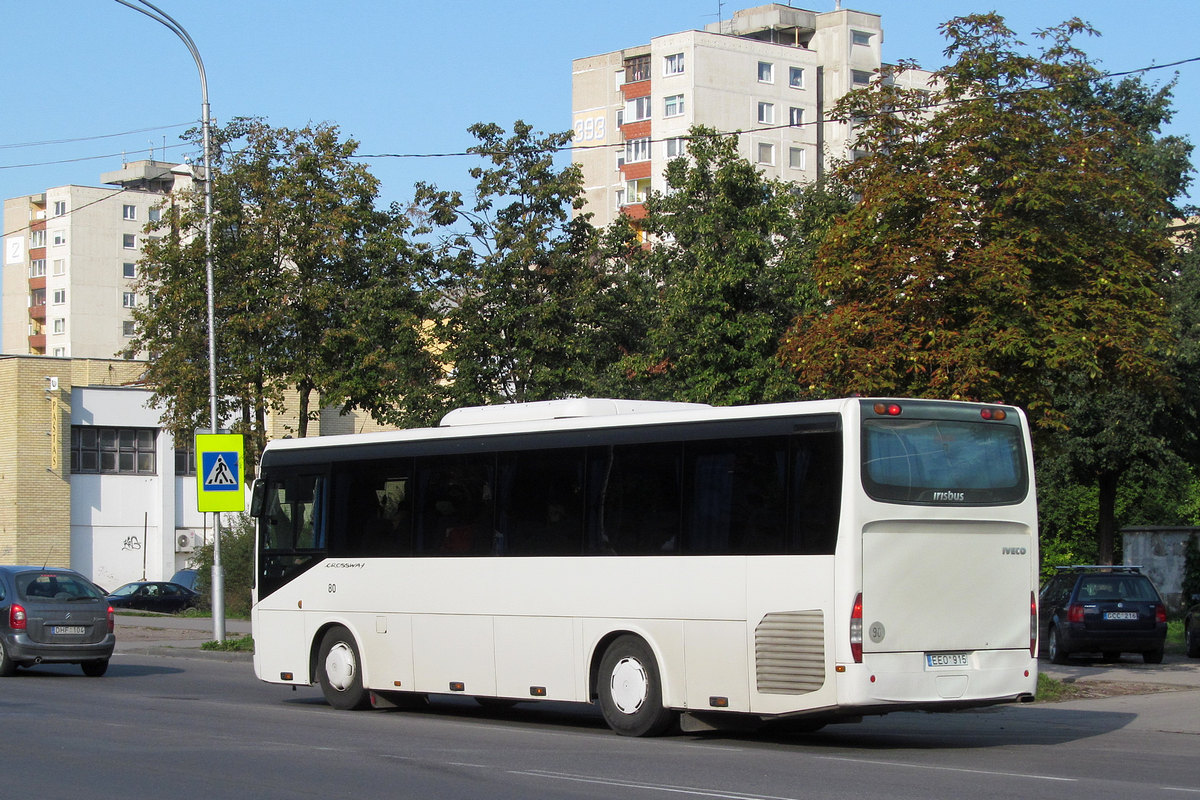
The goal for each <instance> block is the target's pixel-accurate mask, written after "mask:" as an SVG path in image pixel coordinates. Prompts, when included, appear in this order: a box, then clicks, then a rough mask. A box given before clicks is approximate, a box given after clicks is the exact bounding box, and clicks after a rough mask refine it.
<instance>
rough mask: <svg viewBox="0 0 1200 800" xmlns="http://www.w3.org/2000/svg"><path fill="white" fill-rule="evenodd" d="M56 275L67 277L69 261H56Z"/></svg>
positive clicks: (61, 259)
mask: <svg viewBox="0 0 1200 800" xmlns="http://www.w3.org/2000/svg"><path fill="white" fill-rule="evenodd" d="M54 274H55V275H66V274H67V260H66V259H65V258H56V259H54Z"/></svg>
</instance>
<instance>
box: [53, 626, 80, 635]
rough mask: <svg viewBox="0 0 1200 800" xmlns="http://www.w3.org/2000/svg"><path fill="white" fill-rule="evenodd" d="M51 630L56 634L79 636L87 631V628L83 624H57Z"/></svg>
mask: <svg viewBox="0 0 1200 800" xmlns="http://www.w3.org/2000/svg"><path fill="white" fill-rule="evenodd" d="M50 632H51V633H53V634H55V635H56V636H79V635H82V634H83V633H86V632H87V628H85V627H83V626H82V625H55V626H53V627H52V628H50Z"/></svg>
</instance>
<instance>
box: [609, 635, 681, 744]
mask: <svg viewBox="0 0 1200 800" xmlns="http://www.w3.org/2000/svg"><path fill="white" fill-rule="evenodd" d="M598 682H599V686H598V687H597V689H598V692H597V693H598V694H599V697H600V711H601V713H603V714H604V721H605V722H607V723H608V727H610V728H612V729H613V730H614V731H616V732H617V733H619V734H621V735H622V736H657V735H658V734H660V733H663V732H664V731H666V730H667V728H669V727H670V726H671V723H672V722H674V720H675V713H674V712H673V711H671V710H670V709H669V708H664V707H663V700H662V680H661V678H660V677H659V670H658V662H656V661H655V659H654V653H653V652H652V651H651V650H650V646H649V645H648V644H646V642H645V641H643V640H642V639H641V638H640V637H637V636H629V635H626V636H621V637H619V638H617V639H616V640H615V641H614V642H613V643H612V644H611V645H609V647H608V649H607V650H606V651H605V652H604V657H603V658H602V659H601V660H600V672H599V674H598Z"/></svg>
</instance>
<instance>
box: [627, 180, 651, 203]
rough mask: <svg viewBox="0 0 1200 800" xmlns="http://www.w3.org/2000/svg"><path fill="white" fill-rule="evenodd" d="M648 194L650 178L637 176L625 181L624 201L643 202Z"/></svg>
mask: <svg viewBox="0 0 1200 800" xmlns="http://www.w3.org/2000/svg"><path fill="white" fill-rule="evenodd" d="M649 195H650V179H649V178H637V179H635V180H631V181H625V202H626V203H644V202H646V198H647V197H649Z"/></svg>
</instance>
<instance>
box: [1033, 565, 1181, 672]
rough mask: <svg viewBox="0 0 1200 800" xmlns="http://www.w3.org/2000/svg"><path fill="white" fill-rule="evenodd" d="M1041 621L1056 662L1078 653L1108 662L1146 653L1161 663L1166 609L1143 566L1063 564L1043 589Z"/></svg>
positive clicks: (1147, 659) (1043, 638) (1147, 657)
mask: <svg viewBox="0 0 1200 800" xmlns="http://www.w3.org/2000/svg"><path fill="white" fill-rule="evenodd" d="M1038 622H1039V625H1040V627H1041V642H1042V647H1043V648H1044V649H1045V650H1046V653H1047V655H1049V656H1050V660H1051V661H1053V662H1054V663H1055V664H1065V663H1066V661H1067V659H1068V658H1070V657H1071V655H1073V654H1075V653H1100V654H1102V655H1103V657H1104V659H1105V660H1106V661H1115V660H1117V659H1119V658H1120V657H1121V653H1141V654H1142V658H1143V660H1145V662H1146V663H1147V664H1158V663H1161V662H1162V658H1163V643H1164V642H1165V641H1166V638H1167V607H1166V606H1165V605H1163V601H1162V598H1161V597H1160V596H1159V594H1158V590H1157V589H1155V588H1154V584H1153V583H1152V582H1151V581H1150V579H1149V578H1147V577H1146V576H1145V575H1143V574H1142V573H1141V571H1140V570H1139V568H1138V567H1108V566H1075V567H1059V571H1058V574H1057V575H1055V576H1054V577H1053V578H1051V579H1050V580H1049V581H1047V582H1046V585H1045V586H1044V587H1043V588H1042V594H1041V598H1040V602H1039V603H1038Z"/></svg>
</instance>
